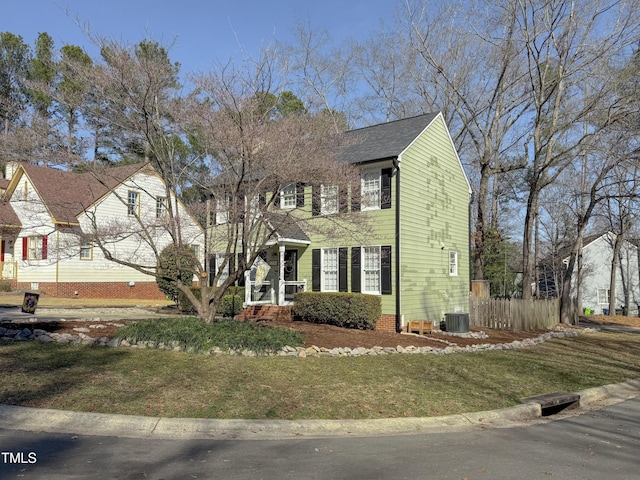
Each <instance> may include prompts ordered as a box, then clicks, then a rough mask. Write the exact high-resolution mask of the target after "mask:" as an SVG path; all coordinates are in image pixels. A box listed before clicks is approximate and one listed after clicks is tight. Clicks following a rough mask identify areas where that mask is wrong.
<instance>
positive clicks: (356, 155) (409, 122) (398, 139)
mask: <svg viewBox="0 0 640 480" xmlns="http://www.w3.org/2000/svg"><path fill="white" fill-rule="evenodd" d="M437 115H438V113H427V114H425V115H418V116H417V117H410V118H405V119H402V120H395V121H393V122H388V123H381V124H378V125H373V126H371V127H365V128H359V129H357V130H350V131H348V132H347V135H348V136H349V137H350V139H351V140H354V141H355V142H356V143H355V144H353V145H351V146H350V147H347V148H346V149H345V151H344V152H342V153H341V154H340V155H339V156H338V158H339V160H341V161H343V162H347V163H363V162H369V161H373V160H382V159H385V158H395V157H397V156H398V155H400V154H401V153H402V152H403V151H404V150H405V149H406V148H407V147H408V146H409V145H410V144H411V142H413V141H414V140H415V139H416V137H417V136H418V135H420V134H421V133H422V132H423V131H424V129H425V128H427V126H429V124H430V123H431V122H432V121H433V119H434V118H436V116H437Z"/></svg>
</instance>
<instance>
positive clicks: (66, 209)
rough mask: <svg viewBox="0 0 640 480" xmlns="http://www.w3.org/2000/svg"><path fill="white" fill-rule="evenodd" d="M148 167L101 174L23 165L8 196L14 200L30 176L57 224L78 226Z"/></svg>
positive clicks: (133, 167) (117, 169)
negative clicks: (94, 207) (108, 196)
mask: <svg viewBox="0 0 640 480" xmlns="http://www.w3.org/2000/svg"><path fill="white" fill-rule="evenodd" d="M147 165H148V164H145V163H137V164H133V165H125V166H122V167H114V168H109V169H106V170H104V171H103V172H98V173H94V172H87V173H81V174H78V173H73V172H67V171H64V170H58V169H55V168H49V167H40V166H37V165H31V164H21V165H20V166H19V168H18V170H17V171H16V173H15V174H14V176H13V178H12V180H11V182H10V184H9V188H8V191H7V193H8V196H9V197H10V196H11V195H12V194H13V192H14V191H15V189H16V187H17V185H18V183H19V182H20V179H21V177H22V175H26V176H27V177H28V178H29V180H30V182H31V184H32V185H33V187H34V188H35V190H36V192H37V193H38V195H39V196H40V198H41V199H42V202H43V203H44V205H45V206H46V208H47V210H48V211H49V213H50V214H51V217H52V219H53V222H54V223H64V224H77V223H78V215H80V214H81V213H82V212H83V211H84V210H86V209H87V208H89V207H90V206H91V205H93V204H94V203H96V202H97V201H98V200H100V199H101V198H102V197H104V195H106V194H107V193H109V192H110V191H111V190H113V189H114V188H115V187H117V186H118V185H119V184H121V183H122V182H124V181H125V180H127V179H128V178H130V177H131V176H132V175H134V174H135V173H136V172H138V171H140V170H141V169H142V168H143V167H145V166H147Z"/></svg>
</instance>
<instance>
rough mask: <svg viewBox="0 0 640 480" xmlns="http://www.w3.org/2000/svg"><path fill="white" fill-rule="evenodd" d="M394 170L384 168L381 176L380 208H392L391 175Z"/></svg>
mask: <svg viewBox="0 0 640 480" xmlns="http://www.w3.org/2000/svg"><path fill="white" fill-rule="evenodd" d="M392 174H393V169H391V168H383V169H382V175H381V176H380V208H391V175H392Z"/></svg>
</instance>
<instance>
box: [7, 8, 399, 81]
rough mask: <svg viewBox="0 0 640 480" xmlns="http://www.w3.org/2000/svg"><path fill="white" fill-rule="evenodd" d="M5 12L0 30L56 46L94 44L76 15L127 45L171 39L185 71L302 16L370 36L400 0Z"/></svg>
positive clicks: (265, 39)
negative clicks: (43, 38) (42, 37)
mask: <svg viewBox="0 0 640 480" xmlns="http://www.w3.org/2000/svg"><path fill="white" fill-rule="evenodd" d="M6 3H7V4H5V5H3V7H2V11H1V14H0V31H2V32H4V31H8V32H11V33H14V34H16V35H20V36H22V37H23V39H24V41H25V42H26V43H28V44H29V45H32V46H33V42H34V40H35V39H36V37H37V35H38V33H39V32H47V33H49V34H50V35H51V36H52V37H53V39H54V41H55V42H56V47H57V48H59V47H61V46H62V45H65V44H74V45H79V46H81V47H84V48H85V49H86V50H87V52H88V53H89V54H90V55H92V56H94V55H95V50H93V49H92V48H91V45H90V42H89V41H88V40H87V38H86V37H85V35H84V33H83V31H82V29H81V28H80V27H79V26H78V25H77V24H76V19H77V20H78V21H79V22H80V23H82V24H84V25H88V26H89V27H90V29H91V30H92V31H93V32H94V33H96V34H99V35H102V36H106V37H109V38H112V39H115V40H118V41H124V42H126V43H132V44H133V43H137V42H138V41H140V40H142V39H144V38H150V39H153V40H156V41H159V42H160V43H161V44H163V45H165V46H169V45H173V46H172V47H171V50H170V56H171V59H172V60H173V61H177V62H180V63H181V64H182V66H183V73H186V72H190V71H206V70H208V69H209V67H210V66H211V65H212V64H213V63H214V61H220V62H223V63H226V61H228V60H229V59H232V58H233V59H239V58H240V57H241V56H242V52H244V53H245V54H248V55H253V54H255V52H256V51H257V50H258V49H259V48H260V46H261V45H264V44H269V43H271V42H272V41H273V40H274V39H277V40H280V41H286V40H287V39H289V38H290V35H291V32H292V30H293V28H294V26H295V24H296V22H298V21H302V22H305V23H306V22H309V23H310V24H311V25H312V27H313V28H318V29H324V30H327V31H328V32H329V33H330V34H331V36H332V37H333V38H334V39H335V40H337V41H340V40H342V39H345V38H348V37H354V38H362V37H367V36H369V35H370V34H371V33H372V32H373V31H374V30H375V29H377V28H379V26H380V23H381V22H382V21H384V22H385V23H391V22H392V18H393V12H394V10H395V6H396V5H397V3H396V1H395V0H313V1H309V0H270V1H260V0H237V1H228V0H225V1H223V0H212V1H206V0H171V1H169V0H99V1H96V0H15V1H10V2H6Z"/></svg>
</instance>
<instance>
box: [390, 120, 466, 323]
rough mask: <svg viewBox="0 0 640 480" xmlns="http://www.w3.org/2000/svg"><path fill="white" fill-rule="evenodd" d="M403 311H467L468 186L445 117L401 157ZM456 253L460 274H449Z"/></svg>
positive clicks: (431, 314)
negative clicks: (451, 255) (450, 253)
mask: <svg viewBox="0 0 640 480" xmlns="http://www.w3.org/2000/svg"><path fill="white" fill-rule="evenodd" d="M400 171H401V207H400V210H401V212H400V219H401V225H400V231H401V246H400V251H401V255H402V259H401V275H402V283H401V290H402V299H401V300H402V302H401V303H402V313H403V315H404V319H405V322H408V321H409V320H431V321H440V320H442V319H443V317H444V314H445V313H447V312H454V311H462V312H467V311H468V308H469V307H468V305H469V214H468V207H469V198H470V193H469V185H468V183H467V180H466V177H465V175H464V172H463V170H462V168H461V165H460V162H459V160H458V157H457V155H456V153H455V150H454V148H453V145H452V143H451V140H450V137H449V134H448V132H447V130H446V127H445V125H444V122H443V120H442V117H441V116H439V117H437V118H436V119H435V120H434V122H433V123H432V124H431V125H430V126H429V128H428V129H427V130H426V131H425V132H424V133H423V135H421V136H420V137H419V138H418V139H417V140H416V141H415V142H414V143H413V145H412V146H411V147H410V148H409V149H408V150H407V151H406V152H405V153H404V154H403V155H402V157H401V166H400ZM451 251H455V252H457V258H458V274H457V276H451V275H450V273H449V258H450V256H449V252H451Z"/></svg>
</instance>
